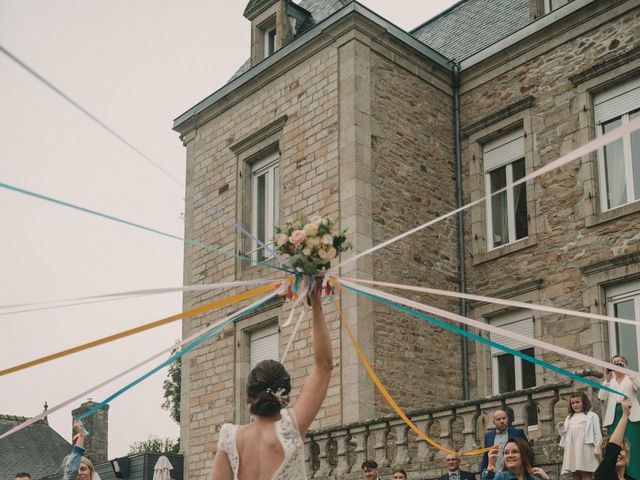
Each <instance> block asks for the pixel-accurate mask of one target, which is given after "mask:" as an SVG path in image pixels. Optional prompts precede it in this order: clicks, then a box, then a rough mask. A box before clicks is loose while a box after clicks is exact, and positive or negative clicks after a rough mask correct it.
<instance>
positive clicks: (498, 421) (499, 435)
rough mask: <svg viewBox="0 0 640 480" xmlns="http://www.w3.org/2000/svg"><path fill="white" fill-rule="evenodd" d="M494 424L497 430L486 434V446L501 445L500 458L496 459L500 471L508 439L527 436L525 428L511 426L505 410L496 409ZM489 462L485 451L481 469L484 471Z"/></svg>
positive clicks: (525, 437)
mask: <svg viewBox="0 0 640 480" xmlns="http://www.w3.org/2000/svg"><path fill="white" fill-rule="evenodd" d="M493 424H494V425H495V427H496V429H495V430H489V431H488V432H487V433H485V434H484V446H485V447H487V448H488V447H493V446H495V445H497V446H498V447H500V448H499V449H498V458H497V459H496V469H497V470H498V471H500V470H502V465H503V463H504V457H503V455H502V451H503V449H504V446H505V445H506V443H507V440H508V439H510V438H518V437H521V438H524V439H525V440H527V436H526V435H525V433H524V430H522V429H521V428H515V427H510V426H509V417H508V415H507V412H506V411H504V410H496V411H495V413H494V414H493ZM488 463H489V457H488V454H487V453H485V454H484V455H483V456H482V467H481V471H484V470H485V469H486V468H487V465H488Z"/></svg>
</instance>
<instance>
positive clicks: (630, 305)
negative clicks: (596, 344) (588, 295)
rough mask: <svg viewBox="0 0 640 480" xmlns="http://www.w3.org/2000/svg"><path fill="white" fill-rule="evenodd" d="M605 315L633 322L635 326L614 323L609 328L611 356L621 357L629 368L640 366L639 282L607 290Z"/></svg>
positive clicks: (635, 368) (634, 368)
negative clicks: (639, 341) (625, 360)
mask: <svg viewBox="0 0 640 480" xmlns="http://www.w3.org/2000/svg"><path fill="white" fill-rule="evenodd" d="M607 314H608V315H610V316H612V317H617V318H624V319H626V320H633V321H634V322H637V325H629V324H626V323H616V324H613V325H611V326H610V327H609V345H610V347H611V355H614V354H616V355H623V356H624V357H625V358H626V359H627V361H628V362H629V368H630V369H632V370H638V365H640V346H639V344H638V339H640V280H635V281H633V282H628V283H624V284H620V285H616V286H613V287H609V288H607Z"/></svg>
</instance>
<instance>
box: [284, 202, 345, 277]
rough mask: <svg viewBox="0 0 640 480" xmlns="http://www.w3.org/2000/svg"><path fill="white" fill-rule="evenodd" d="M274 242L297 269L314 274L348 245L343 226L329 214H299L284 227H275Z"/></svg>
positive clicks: (303, 272)
mask: <svg viewBox="0 0 640 480" xmlns="http://www.w3.org/2000/svg"><path fill="white" fill-rule="evenodd" d="M275 231H276V236H275V239H274V244H275V246H276V250H277V252H278V254H279V255H280V256H281V257H283V258H285V259H286V260H287V261H288V262H289V263H290V264H291V266H292V267H293V268H294V269H295V271H296V272H298V273H302V274H305V275H317V274H318V273H321V272H322V271H325V270H328V269H329V268H331V260H333V259H334V258H336V257H337V256H338V255H340V254H341V253H342V252H344V251H346V250H348V249H350V248H351V244H350V243H349V242H348V241H347V236H346V233H347V231H346V230H344V231H342V232H340V231H339V230H338V228H337V226H336V221H335V220H334V219H333V218H330V217H326V218H323V217H320V216H317V215H315V216H312V217H309V218H307V217H306V216H305V215H303V214H299V215H298V216H297V218H296V219H295V220H294V221H292V222H287V224H286V225H285V226H284V227H277V226H276V227H275Z"/></svg>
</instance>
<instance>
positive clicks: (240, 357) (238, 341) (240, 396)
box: [234, 297, 284, 424]
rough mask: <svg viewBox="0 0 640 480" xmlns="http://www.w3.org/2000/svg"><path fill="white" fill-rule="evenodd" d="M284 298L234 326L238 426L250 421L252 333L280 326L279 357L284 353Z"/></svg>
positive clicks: (278, 299)
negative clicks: (281, 324) (248, 397)
mask: <svg viewBox="0 0 640 480" xmlns="http://www.w3.org/2000/svg"><path fill="white" fill-rule="evenodd" d="M283 301H284V300H283V298H282V297H278V298H277V299H276V300H274V301H271V302H269V303H268V304H267V306H266V307H264V308H262V309H261V310H259V311H257V312H255V313H253V314H252V315H249V316H247V317H244V318H242V319H241V320H239V321H237V322H236V323H235V325H234V328H235V331H234V335H235V341H234V344H235V358H236V362H235V388H234V393H235V394H234V412H235V414H234V417H235V419H234V422H235V423H238V424H245V423H248V422H249V420H250V418H249V417H250V415H249V408H248V406H247V403H246V399H247V395H246V386H247V378H248V377H249V372H250V371H251V370H250V366H249V362H250V353H251V352H250V338H251V333H252V332H254V331H256V330H260V329H262V328H265V327H268V326H270V325H277V326H278V334H279V338H278V352H279V353H278V356H279V355H280V353H281V352H282V343H281V340H282V329H281V328H280V322H279V318H280V312H281V310H282V304H283Z"/></svg>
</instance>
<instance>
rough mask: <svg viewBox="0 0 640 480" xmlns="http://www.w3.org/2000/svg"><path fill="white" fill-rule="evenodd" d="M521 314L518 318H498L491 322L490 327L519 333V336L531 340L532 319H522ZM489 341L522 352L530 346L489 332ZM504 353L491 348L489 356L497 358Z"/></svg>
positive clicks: (529, 317)
mask: <svg viewBox="0 0 640 480" xmlns="http://www.w3.org/2000/svg"><path fill="white" fill-rule="evenodd" d="M522 313H523V312H521V313H520V315H519V317H520V318H517V317H516V316H512V315H510V316H509V318H504V319H503V318H500V319H495V320H493V321H491V325H494V326H496V327H500V328H504V329H505V330H508V331H510V332H514V333H519V334H520V335H524V336H526V337H529V338H533V318H532V317H531V316H526V317H525V318H522V317H523V314H522ZM526 315H529V312H526ZM490 335H491V341H493V342H496V343H499V344H501V345H504V346H505V347H509V348H512V349H514V350H523V349H525V348H530V347H531V345H529V344H527V343H524V342H521V341H520V340H515V339H513V338H508V337H505V336H504V335H499V334H496V333H493V332H491V334H490ZM504 353H506V352H504V351H502V350H499V349H497V348H495V347H491V355H493V356H497V355H502V354H504Z"/></svg>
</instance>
